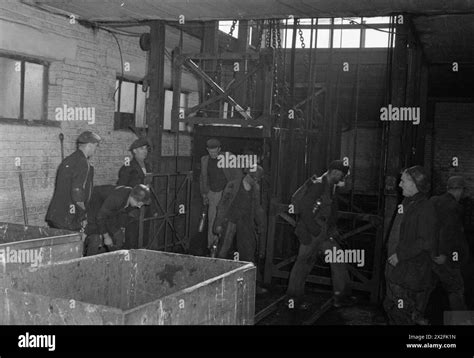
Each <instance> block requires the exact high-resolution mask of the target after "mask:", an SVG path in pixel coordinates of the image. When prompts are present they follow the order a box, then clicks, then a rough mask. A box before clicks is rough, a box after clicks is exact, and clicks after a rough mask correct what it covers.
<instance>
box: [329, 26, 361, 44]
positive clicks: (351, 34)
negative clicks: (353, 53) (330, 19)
mask: <svg viewBox="0 0 474 358" xmlns="http://www.w3.org/2000/svg"><path fill="white" fill-rule="evenodd" d="M333 46H334V48H348V47H359V46H360V30H356V29H348V30H334V39H333Z"/></svg>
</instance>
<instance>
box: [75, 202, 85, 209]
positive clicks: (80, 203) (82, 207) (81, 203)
mask: <svg viewBox="0 0 474 358" xmlns="http://www.w3.org/2000/svg"><path fill="white" fill-rule="evenodd" d="M76 205H77V206H79V207H80V208H81V209H82V210H84V211H86V206H85V205H84V202H83V201H78V202H77V203H76Z"/></svg>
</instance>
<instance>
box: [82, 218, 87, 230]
mask: <svg viewBox="0 0 474 358" xmlns="http://www.w3.org/2000/svg"><path fill="white" fill-rule="evenodd" d="M86 226H87V219H84V220H82V221H81V227H82V228H83V229H85V228H86Z"/></svg>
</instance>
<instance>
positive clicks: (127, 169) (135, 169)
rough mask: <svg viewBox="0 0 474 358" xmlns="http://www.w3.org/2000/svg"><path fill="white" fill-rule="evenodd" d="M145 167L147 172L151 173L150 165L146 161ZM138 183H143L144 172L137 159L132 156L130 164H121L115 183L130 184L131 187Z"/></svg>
mask: <svg viewBox="0 0 474 358" xmlns="http://www.w3.org/2000/svg"><path fill="white" fill-rule="evenodd" d="M145 169H146V172H147V173H151V167H150V165H149V164H148V163H147V162H145ZM138 184H145V173H143V170H142V168H141V166H140V164H139V163H138V161H137V160H136V159H135V158H133V159H132V160H131V161H130V165H123V166H122V167H121V168H120V170H119V179H118V181H117V185H124V186H130V187H132V188H133V187H134V186H135V185H138Z"/></svg>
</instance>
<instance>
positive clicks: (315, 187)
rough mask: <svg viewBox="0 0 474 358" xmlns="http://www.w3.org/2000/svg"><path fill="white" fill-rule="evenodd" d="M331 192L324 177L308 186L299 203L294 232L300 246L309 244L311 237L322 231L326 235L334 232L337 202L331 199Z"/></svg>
mask: <svg viewBox="0 0 474 358" xmlns="http://www.w3.org/2000/svg"><path fill="white" fill-rule="evenodd" d="M332 190H333V188H330V185H329V184H328V181H327V178H326V175H322V176H320V177H318V178H317V180H316V182H315V183H313V182H311V183H310V184H309V186H308V189H307V191H306V195H305V196H304V197H303V199H302V200H301V202H300V203H299V210H300V216H299V218H298V220H297V223H296V230H295V234H296V235H297V236H298V238H299V239H300V241H301V243H302V244H305V245H307V244H309V243H310V242H311V236H318V235H319V234H320V233H321V230H323V229H324V230H327V233H328V234H330V233H332V232H333V231H335V228H336V221H337V200H335V198H333V191H332Z"/></svg>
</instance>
